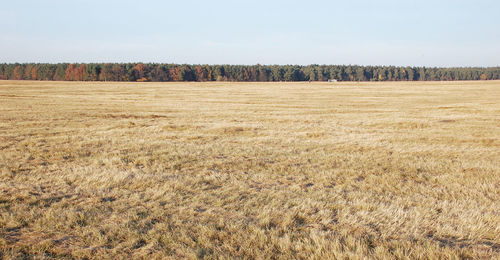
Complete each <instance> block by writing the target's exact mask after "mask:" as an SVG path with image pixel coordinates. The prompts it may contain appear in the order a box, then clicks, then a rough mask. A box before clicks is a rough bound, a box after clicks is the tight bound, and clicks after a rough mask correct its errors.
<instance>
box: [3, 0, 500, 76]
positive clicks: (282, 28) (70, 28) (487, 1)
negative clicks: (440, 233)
mask: <svg viewBox="0 0 500 260" xmlns="http://www.w3.org/2000/svg"><path fill="white" fill-rule="evenodd" d="M0 28H1V32H0V63H4V62H8V63H10V62H51V63H52V62H140V61H142V62H162V63H194V64H205V63H209V64H256V63H260V64H359V65H412V66H498V65H500V1H498V0H476V1H473V0H468V1H463V0H454V1H452V0H443V1H439V0H433V1H429V0H419V1H416V0H415V1H413V0H406V1H396V0H380V1H368V0H351V1H347V0H345V1H320V0H308V1H295V0H289V1H271V0H267V1H262V0H253V1H229V0H211V1H198V0H176V1H156V0H142V1H130V0H99V1H98V0H43V1H42V0H16V1H9V0H0Z"/></svg>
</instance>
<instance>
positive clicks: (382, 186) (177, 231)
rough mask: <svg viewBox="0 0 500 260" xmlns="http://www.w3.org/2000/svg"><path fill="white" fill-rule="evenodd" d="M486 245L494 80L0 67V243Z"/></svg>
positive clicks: (42, 247) (31, 250) (139, 254)
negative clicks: (160, 74) (181, 79)
mask: <svg viewBox="0 0 500 260" xmlns="http://www.w3.org/2000/svg"><path fill="white" fill-rule="evenodd" d="M2 257H3V258H5V259H11V258H13V259H18V258H33V257H35V258H89V259H110V258H111V259H115V258H121V259H126V258H152V259H164V258H176V259H177V258H191V259H193V258H209V259H212V258H224V259H226V258H245V259H246V258H252V259H269V258H271V259H291V258H299V259H366V258H375V259H435V258H446V259H450V258H451V259H464V258H465V259H467V258H474V259H475V258H499V257H500V82H499V81H482V82H423V83H422V82H414V83H407V82H389V83H82V82H29V81H0V258H2Z"/></svg>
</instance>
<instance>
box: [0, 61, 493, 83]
mask: <svg viewBox="0 0 500 260" xmlns="http://www.w3.org/2000/svg"><path fill="white" fill-rule="evenodd" d="M0 79H3V80H57V81H140V82H144V81H155V82H164V81H246V82H249V81H327V80H337V81H450V80H495V79H500V67H488V68H483V67H464V68H435V67H432V68H430V67H397V66H357V65H307V66H300V65H259V64H257V65H189V64H157V63H59V64H49V63H41V64H39V63H24V64H19V63H16V64H0Z"/></svg>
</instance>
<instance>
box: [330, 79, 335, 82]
mask: <svg viewBox="0 0 500 260" xmlns="http://www.w3.org/2000/svg"><path fill="white" fill-rule="evenodd" d="M328 82H337V80H336V79H328Z"/></svg>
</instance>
